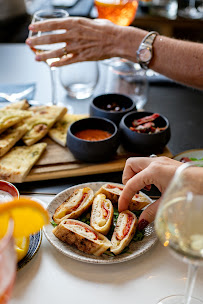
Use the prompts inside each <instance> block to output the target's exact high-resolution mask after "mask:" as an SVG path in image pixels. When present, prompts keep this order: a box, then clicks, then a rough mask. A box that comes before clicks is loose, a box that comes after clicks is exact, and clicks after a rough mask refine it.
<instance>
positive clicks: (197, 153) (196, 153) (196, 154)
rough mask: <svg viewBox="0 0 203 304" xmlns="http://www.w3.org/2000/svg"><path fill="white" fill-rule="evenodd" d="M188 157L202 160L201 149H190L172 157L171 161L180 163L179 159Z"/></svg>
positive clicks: (202, 150) (202, 151)
mask: <svg viewBox="0 0 203 304" xmlns="http://www.w3.org/2000/svg"><path fill="white" fill-rule="evenodd" d="M183 157H188V158H197V159H200V160H202V158H203V149H191V150H186V151H184V152H181V153H179V154H177V155H175V156H174V157H173V159H175V160H178V161H180V160H181V158H183Z"/></svg>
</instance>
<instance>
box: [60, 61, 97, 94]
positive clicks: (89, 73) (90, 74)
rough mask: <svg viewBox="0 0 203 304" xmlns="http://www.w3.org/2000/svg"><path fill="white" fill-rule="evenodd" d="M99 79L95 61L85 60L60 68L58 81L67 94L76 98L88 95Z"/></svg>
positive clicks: (91, 92)
mask: <svg viewBox="0 0 203 304" xmlns="http://www.w3.org/2000/svg"><path fill="white" fill-rule="evenodd" d="M98 79H99V68H98V63H97V62H96V61H85V62H79V63H74V64H70V65H66V66H64V67H61V68H60V81H61V84H62V85H63V87H64V88H65V89H66V91H67V93H68V95H69V96H70V97H72V98H76V99H86V98H88V97H90V96H91V95H92V94H93V92H94V89H95V87H96V85H97V82H98Z"/></svg>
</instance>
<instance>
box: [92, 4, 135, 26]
mask: <svg viewBox="0 0 203 304" xmlns="http://www.w3.org/2000/svg"><path fill="white" fill-rule="evenodd" d="M94 3H95V6H96V8H97V11H98V17H99V18H101V19H108V20H110V21H112V22H113V23H115V24H117V25H122V26H127V25H130V24H131V23H132V22H133V20H134V18H135V14H136V12H137V8H138V0H129V1H127V0H95V2H94Z"/></svg>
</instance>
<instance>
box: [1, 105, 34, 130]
mask: <svg viewBox="0 0 203 304" xmlns="http://www.w3.org/2000/svg"><path fill="white" fill-rule="evenodd" d="M30 116H32V112H30V111H24V110H16V109H14V110H13V109H4V108H2V109H0V133H2V132H4V131H5V130H6V129H7V128H9V127H11V126H13V125H15V124H17V123H18V122H20V121H21V120H23V119H25V118H27V117H30Z"/></svg>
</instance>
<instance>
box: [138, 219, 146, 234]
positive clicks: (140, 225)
mask: <svg viewBox="0 0 203 304" xmlns="http://www.w3.org/2000/svg"><path fill="white" fill-rule="evenodd" d="M148 224H149V222H148V221H147V220H144V219H142V220H141V221H140V222H139V224H138V226H137V229H138V230H139V231H142V230H143V229H144V228H145V227H147V225H148Z"/></svg>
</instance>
